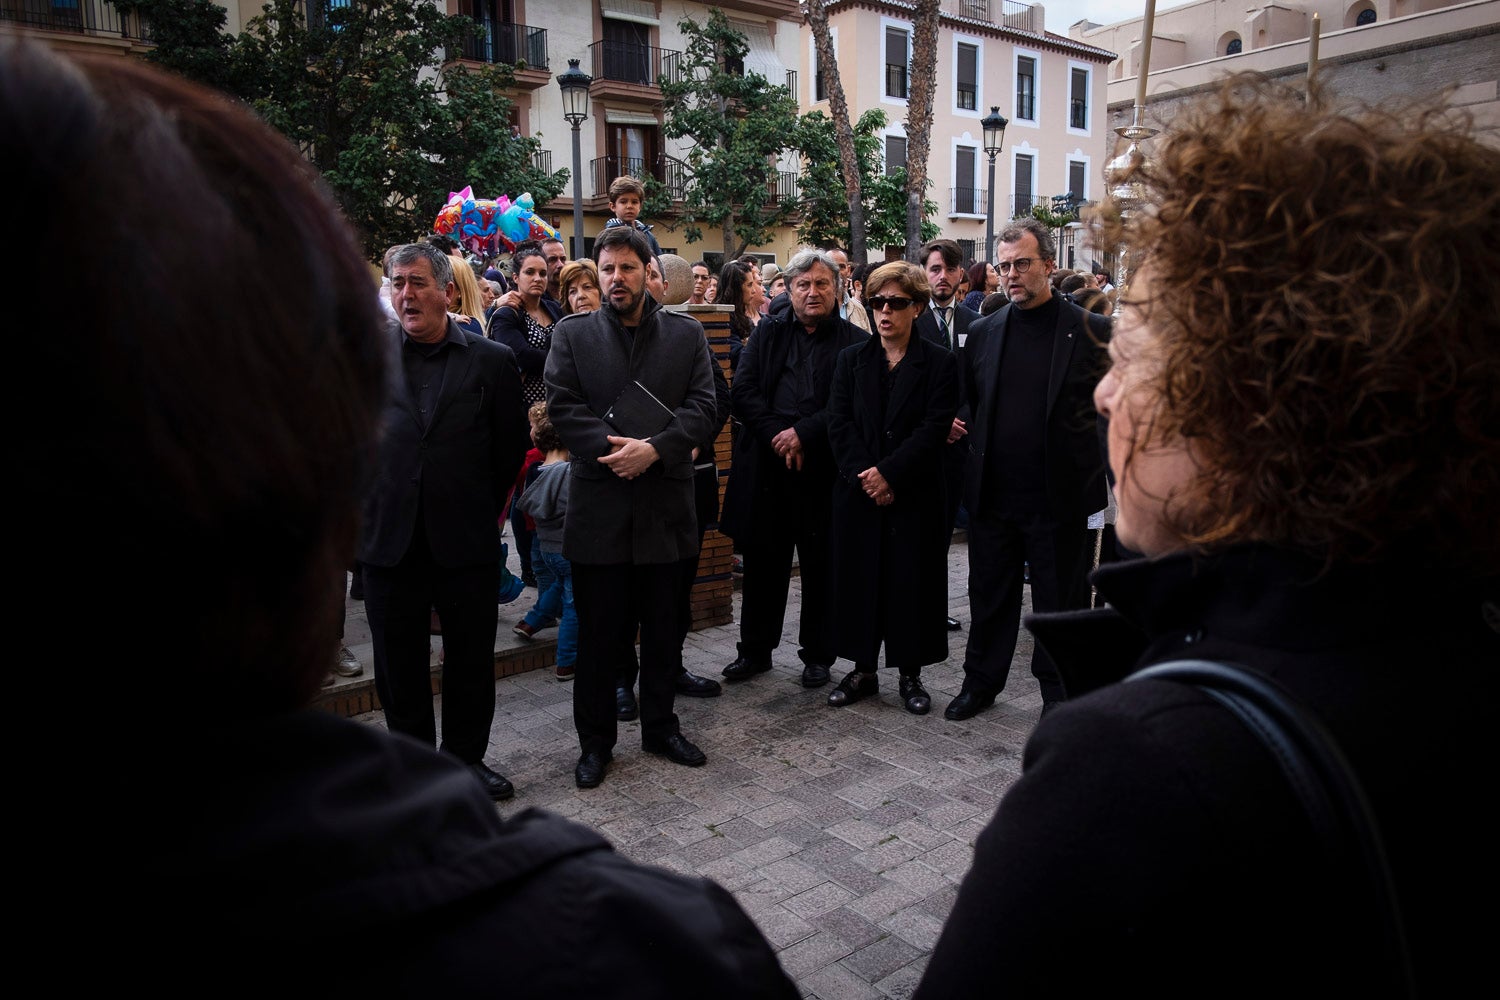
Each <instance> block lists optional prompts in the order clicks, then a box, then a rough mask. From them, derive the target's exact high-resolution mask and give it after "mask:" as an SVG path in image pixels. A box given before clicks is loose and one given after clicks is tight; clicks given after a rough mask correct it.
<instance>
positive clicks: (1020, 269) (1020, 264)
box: [995, 257, 1037, 274]
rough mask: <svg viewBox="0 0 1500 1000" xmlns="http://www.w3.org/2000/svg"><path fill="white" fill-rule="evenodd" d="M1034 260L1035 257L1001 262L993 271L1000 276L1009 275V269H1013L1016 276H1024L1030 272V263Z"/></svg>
mask: <svg viewBox="0 0 1500 1000" xmlns="http://www.w3.org/2000/svg"><path fill="white" fill-rule="evenodd" d="M1036 259H1037V258H1035V257H1017V258H1016V259H1015V260H1003V261H1001V262H1000V263H998V264H996V265H995V270H997V271H999V272H1000V273H1001V274H1009V273H1010V269H1011V267H1015V269H1016V273H1017V274H1025V273H1026V272H1027V271H1029V270H1031V263H1032V261H1034V260H1036Z"/></svg>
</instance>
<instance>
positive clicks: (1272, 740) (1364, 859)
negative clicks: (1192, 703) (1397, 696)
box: [1126, 659, 1416, 996]
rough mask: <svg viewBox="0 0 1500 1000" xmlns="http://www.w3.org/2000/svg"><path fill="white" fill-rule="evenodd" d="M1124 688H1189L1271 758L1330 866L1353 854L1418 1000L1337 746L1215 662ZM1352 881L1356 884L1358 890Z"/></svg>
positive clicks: (1363, 814) (1384, 879)
mask: <svg viewBox="0 0 1500 1000" xmlns="http://www.w3.org/2000/svg"><path fill="white" fill-rule="evenodd" d="M1126 680H1127V681H1137V680H1172V681H1177V682H1179V683H1183V684H1190V685H1192V686H1194V687H1196V688H1198V689H1199V690H1200V691H1203V692H1204V693H1205V694H1207V695H1208V696H1209V697H1211V698H1213V699H1214V700H1215V701H1217V702H1218V703H1219V704H1221V705H1223V706H1224V707H1225V708H1227V709H1228V710H1229V711H1230V712H1231V713H1232V714H1233V715H1234V716H1235V717H1236V718H1238V719H1239V720H1240V722H1241V723H1243V724H1244V726H1245V727H1246V728H1247V729H1249V730H1250V731H1251V732H1252V733H1254V734H1255V736H1256V738H1258V739H1259V740H1260V741H1261V743H1262V744H1264V745H1265V747H1266V749H1267V750H1269V751H1270V752H1271V756H1272V757H1274V758H1275V760H1276V763H1277V766H1278V767H1279V768H1280V769H1281V771H1282V773H1283V774H1284V775H1285V776H1286V778H1287V781H1288V782H1289V783H1290V784H1291V786H1292V790H1293V791H1294V792H1295V793H1296V795H1297V798H1298V800H1299V801H1300V802H1301V803H1302V807H1303V809H1304V811H1306V813H1307V817H1308V819H1309V820H1310V821H1311V823H1312V826H1313V830H1314V832H1315V833H1316V835H1317V837H1318V839H1319V840H1320V841H1321V842H1322V846H1323V850H1324V852H1325V853H1326V854H1327V856H1328V860H1329V862H1330V863H1331V864H1333V865H1335V866H1343V865H1348V864H1349V862H1348V860H1347V858H1348V855H1349V851H1348V848H1349V846H1350V845H1351V843H1352V844H1353V845H1354V847H1355V848H1356V851H1355V853H1356V855H1357V858H1358V866H1359V868H1358V869H1357V870H1356V874H1362V876H1363V878H1362V879H1361V880H1357V881H1363V882H1364V883H1365V884H1366V886H1367V887H1368V889H1369V890H1370V900H1369V902H1370V906H1371V910H1372V912H1373V914H1374V916H1375V919H1376V920H1377V921H1378V922H1379V925H1380V928H1379V929H1380V934H1381V936H1382V939H1383V940H1382V945H1383V948H1382V953H1383V954H1385V955H1387V956H1389V958H1390V962H1391V964H1392V966H1393V967H1394V970H1395V973H1394V974H1395V975H1397V976H1398V978H1397V979H1396V980H1395V981H1396V982H1397V983H1400V985H1401V992H1402V994H1403V995H1404V996H1415V995H1416V983H1415V979H1414V978H1413V975H1412V968H1411V953H1410V950H1409V948H1408V946H1407V940H1406V928H1405V925H1404V924H1403V922H1402V919H1401V908H1400V905H1399V904H1398V902H1397V900H1396V890H1395V882H1394V880H1393V879H1392V877H1391V869H1390V863H1389V862H1388V861H1387V859H1386V853H1385V844H1384V842H1383V841H1382V839H1381V836H1380V827H1379V826H1378V825H1377V823H1376V821H1375V813H1374V811H1373V810H1372V809H1371V808H1370V802H1369V799H1368V798H1367V797H1366V796H1365V792H1364V789H1363V787H1362V786H1361V785H1360V783H1359V778H1358V777H1357V776H1356V775H1355V773H1354V769H1353V767H1351V766H1350V764H1349V760H1348V758H1346V757H1345V756H1344V753H1343V751H1342V750H1341V749H1339V745H1338V741H1337V740H1335V739H1334V737H1333V734H1332V733H1330V732H1329V731H1328V728H1327V727H1326V726H1324V725H1323V723H1322V721H1321V720H1320V719H1319V718H1318V717H1317V716H1316V715H1315V714H1314V713H1313V712H1312V711H1311V710H1310V709H1308V708H1307V707H1306V706H1305V705H1303V704H1302V703H1301V702H1299V701H1298V700H1297V698H1296V697H1295V696H1294V695H1292V693H1291V692H1289V691H1288V690H1287V689H1286V688H1284V687H1282V686H1281V685H1280V684H1278V683H1276V682H1275V681H1273V680H1272V679H1271V678H1269V677H1266V676H1264V675H1262V674H1258V673H1255V672H1254V671H1252V670H1250V669H1248V668H1246V667H1243V666H1240V665H1238V664H1231V663H1222V662H1218V661H1214V660H1193V659H1186V660H1169V661H1167V662H1165V663H1158V664H1155V665H1153V666H1149V667H1145V668H1144V669H1141V670H1138V671H1136V672H1135V673H1134V674H1131V675H1130V676H1129V677H1128V678H1126ZM1357 881H1356V884H1357Z"/></svg>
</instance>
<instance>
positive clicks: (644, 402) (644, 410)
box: [604, 381, 672, 440]
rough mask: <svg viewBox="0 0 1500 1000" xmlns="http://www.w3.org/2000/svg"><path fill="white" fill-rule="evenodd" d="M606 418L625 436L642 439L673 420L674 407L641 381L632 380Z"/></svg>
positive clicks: (612, 405)
mask: <svg viewBox="0 0 1500 1000" xmlns="http://www.w3.org/2000/svg"><path fill="white" fill-rule="evenodd" d="M604 422H605V423H607V424H609V425H610V426H611V427H613V428H614V429H615V430H616V431H618V432H619V433H620V434H621V435H622V436H624V437H630V438H640V439H642V440H644V439H646V438H648V437H650V436H651V435H653V434H655V433H657V432H658V431H660V430H661V429H662V428H663V427H665V426H667V424H669V423H671V422H672V409H671V408H670V407H669V406H667V404H665V403H663V402H662V401H661V400H659V399H657V398H656V397H655V396H654V395H652V393H651V390H650V389H647V388H646V387H645V386H643V385H641V384H640V383H639V382H635V381H632V382H629V383H627V384H626V385H625V388H624V389H623V390H621V392H620V395H619V396H617V397H616V398H615V401H614V402H613V403H611V404H610V407H609V411H608V412H607V413H605V414H604Z"/></svg>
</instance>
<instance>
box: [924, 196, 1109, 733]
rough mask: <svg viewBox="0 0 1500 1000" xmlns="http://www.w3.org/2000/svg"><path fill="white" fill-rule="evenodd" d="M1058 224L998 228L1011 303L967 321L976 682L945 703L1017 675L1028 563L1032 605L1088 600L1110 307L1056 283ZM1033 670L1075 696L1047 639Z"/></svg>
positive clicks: (969, 705) (999, 257) (959, 706)
mask: <svg viewBox="0 0 1500 1000" xmlns="http://www.w3.org/2000/svg"><path fill="white" fill-rule="evenodd" d="M1055 259H1056V251H1055V249H1054V244H1053V242H1052V234H1051V232H1050V231H1049V230H1048V229H1047V227H1046V226H1044V225H1042V224H1041V223H1040V222H1037V221H1035V220H1033V219H1023V220H1020V221H1018V222H1016V223H1014V224H1013V225H1011V226H1009V227H1008V228H1007V229H1005V230H1004V231H1003V232H1002V233H1001V234H1000V237H999V248H998V250H997V252H996V262H995V268H996V270H998V271H999V272H1000V275H1001V280H1002V281H1003V282H1004V283H1005V288H1004V290H1005V293H1006V296H1007V297H1008V298H1009V299H1010V303H1009V304H1008V305H1006V306H1004V307H1002V308H1000V309H999V310H997V311H996V312H994V313H991V314H990V315H989V316H985V317H983V318H981V319H979V320H977V321H975V322H974V324H973V325H972V326H971V327H970V328H969V336H968V341H967V343H966V344H965V349H964V353H963V358H962V362H963V365H962V373H963V380H964V399H965V401H966V402H967V404H968V406H969V409H970V412H971V415H972V419H971V421H970V423H969V428H968V429H969V434H968V439H969V448H970V459H969V467H968V472H967V475H966V477H965V481H964V504H965V506H966V507H967V508H968V511H969V609H970V612H971V613H972V615H973V621H972V622H971V624H970V627H969V644H968V649H967V650H966V652H965V655H964V683H963V689H962V690H961V691H960V692H959V694H958V697H956V698H954V699H953V701H952V702H951V703H950V704H949V705H948V708H947V711H946V712H944V715H946V716H947V717H948V718H949V719H954V720H959V719H967V718H970V717H971V716H973V715H974V714H976V713H977V712H980V711H982V710H983V709H985V708H987V707H988V706H989V705H991V704H992V703H993V702H994V700H995V696H996V695H997V694H999V693H1000V690H1001V689H1002V688H1003V687H1004V686H1005V679H1006V677H1007V675H1008V674H1009V672H1010V661H1011V657H1012V656H1013V655H1015V649H1016V634H1017V630H1018V628H1019V626H1020V614H1021V586H1022V569H1023V566H1025V565H1026V564H1030V567H1031V605H1032V609H1033V610H1034V611H1066V610H1069V609H1075V608H1084V607H1087V606H1088V601H1089V585H1088V571H1089V566H1090V564H1091V562H1092V559H1093V546H1092V544H1091V542H1092V532H1090V531H1089V529H1088V516H1089V515H1090V514H1092V513H1094V512H1095V511H1098V510H1101V509H1103V507H1104V506H1105V502H1106V497H1105V488H1104V467H1105V464H1104V451H1103V447H1102V441H1101V438H1100V435H1099V427H1098V414H1097V412H1096V411H1095V409H1094V399H1093V393H1094V386H1095V384H1096V383H1097V382H1098V381H1099V379H1100V377H1101V376H1102V375H1103V373H1104V367H1105V360H1104V351H1105V344H1106V342H1107V341H1108V340H1109V320H1107V319H1105V318H1104V317H1102V316H1096V315H1094V314H1093V313H1088V312H1085V311H1084V310H1082V309H1080V308H1078V307H1077V306H1075V305H1074V304H1073V303H1071V302H1069V301H1067V300H1066V299H1064V298H1063V297H1062V296H1060V295H1056V294H1054V293H1053V291H1052V285H1051V282H1050V281H1049V280H1048V279H1049V276H1050V275H1051V273H1052V271H1053V269H1054V268H1055V266H1056V265H1055ZM1031 672H1032V673H1033V674H1034V675H1035V676H1036V678H1037V680H1038V681H1039V682H1040V683H1041V687H1042V703H1043V704H1042V707H1043V711H1046V710H1047V708H1048V707H1049V706H1051V705H1052V704H1054V703H1056V702H1058V701H1060V700H1061V699H1062V697H1063V690H1062V684H1061V682H1060V681H1059V679H1058V676H1057V670H1056V667H1054V666H1053V664H1052V661H1051V660H1050V659H1049V658H1048V656H1047V654H1046V653H1045V652H1044V651H1043V650H1042V648H1041V647H1040V646H1038V647H1036V649H1035V651H1034V652H1033V653H1032V657H1031Z"/></svg>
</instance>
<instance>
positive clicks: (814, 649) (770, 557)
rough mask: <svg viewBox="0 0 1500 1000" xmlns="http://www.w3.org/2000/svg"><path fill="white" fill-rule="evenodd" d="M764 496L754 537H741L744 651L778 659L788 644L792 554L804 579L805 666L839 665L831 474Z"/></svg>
mask: <svg viewBox="0 0 1500 1000" xmlns="http://www.w3.org/2000/svg"><path fill="white" fill-rule="evenodd" d="M782 480H783V481H782V484H781V485H782V487H783V488H781V489H777V490H773V491H770V492H767V493H760V494H758V495H757V496H756V499H755V503H756V509H755V511H754V512H753V513H752V514H751V520H750V526H749V530H748V531H747V532H746V535H747V537H745V538H744V539H742V540H741V542H740V554H741V558H742V561H743V563H744V566H745V576H744V581H743V583H742V584H741V588H740V596H741V600H740V652H741V653H742V654H743V655H746V656H754V657H762V656H770V655H771V650H773V649H775V648H776V647H777V646H779V645H781V629H782V626H783V625H784V624H785V623H786V601H787V594H788V591H789V588H790V587H791V579H792V553H793V552H794V551H795V553H796V556H797V567H798V572H799V574H800V576H801V581H802V620H801V625H800V627H799V629H798V633H797V641H798V644H799V645H800V646H801V647H802V648H801V649H800V650H799V655H800V656H801V658H802V661H803V662H804V663H818V664H823V665H829V666H831V665H832V664H833V661H834V660H835V659H836V657H835V655H834V652H833V621H832V603H833V601H832V597H833V595H832V592H831V586H832V583H831V575H832V574H831V567H832V554H831V551H830V548H829V545H830V542H829V537H828V528H829V518H830V517H831V516H832V515H831V506H830V504H831V502H832V501H831V491H832V489H833V483H832V480H831V479H828V480H825V479H824V477H817V478H816V479H807V480H806V481H804V482H796V481H793V480H792V479H791V477H782Z"/></svg>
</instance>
